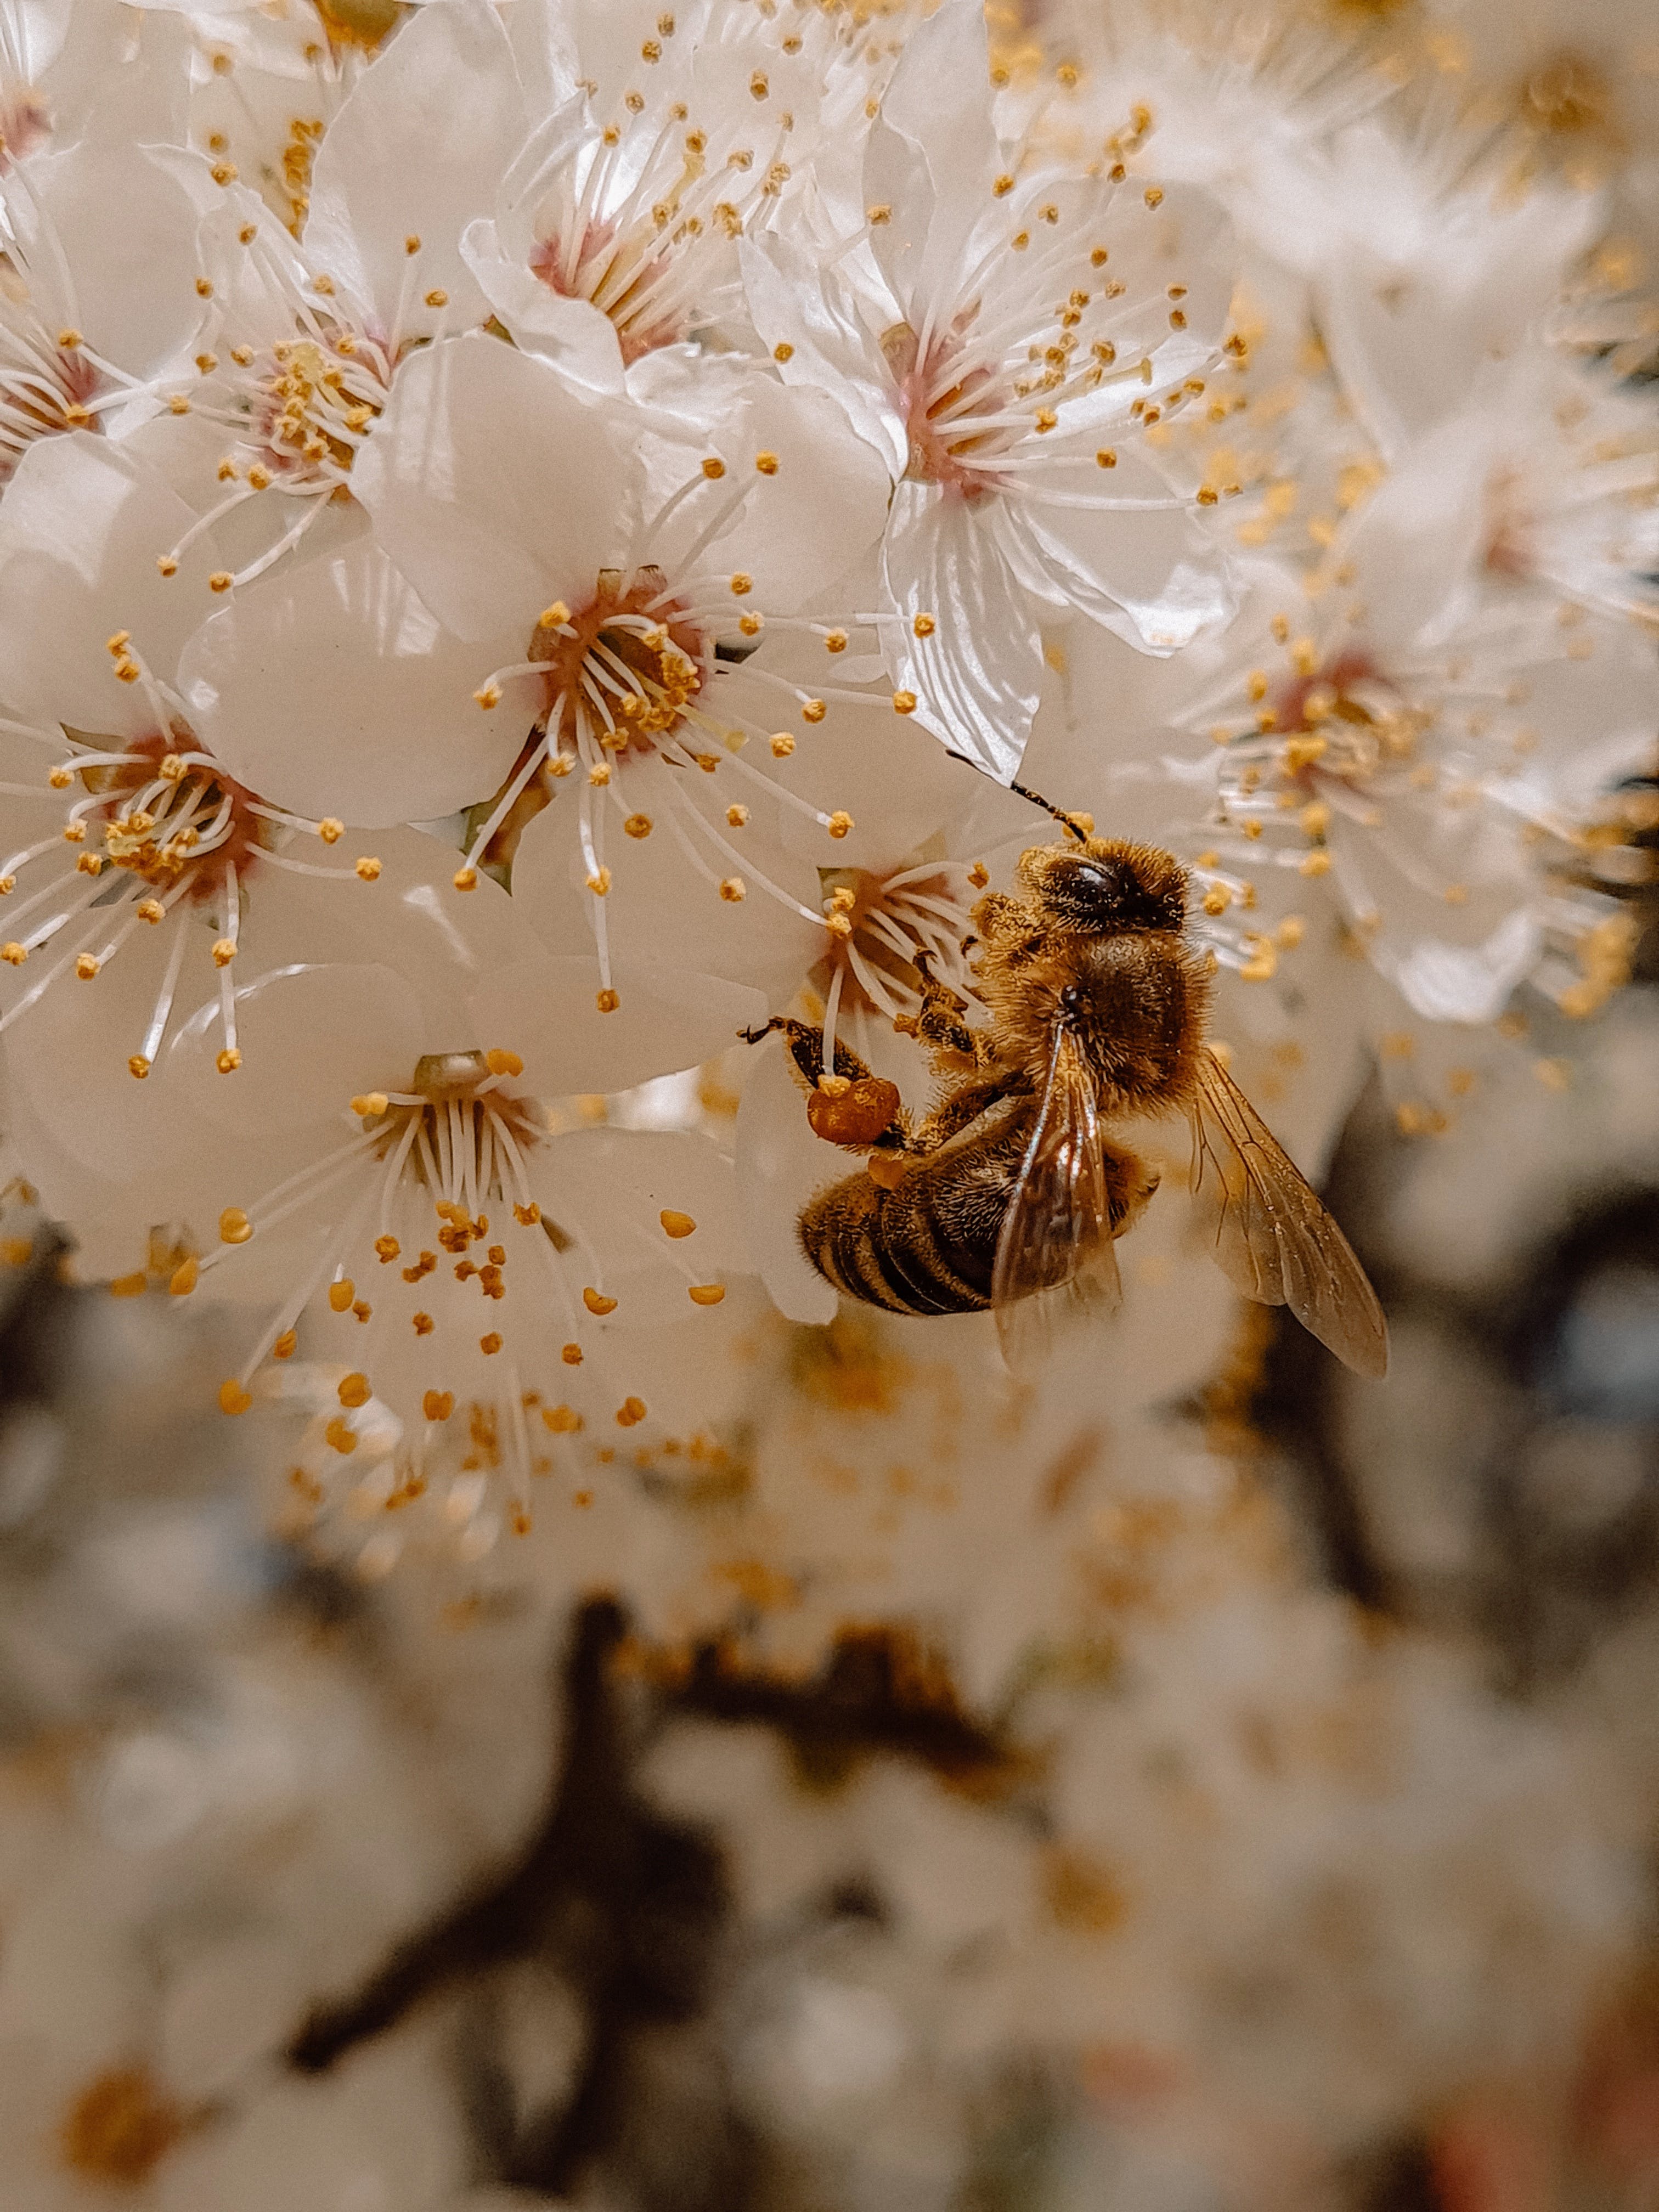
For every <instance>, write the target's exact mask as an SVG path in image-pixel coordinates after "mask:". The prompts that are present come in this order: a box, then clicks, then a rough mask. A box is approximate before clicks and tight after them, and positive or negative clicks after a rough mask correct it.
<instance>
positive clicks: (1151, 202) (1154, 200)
mask: <svg viewBox="0 0 1659 2212" xmlns="http://www.w3.org/2000/svg"><path fill="white" fill-rule="evenodd" d="M1141 197H1142V198H1143V199H1144V200H1145V201H1146V204H1147V206H1148V207H1149V208H1155V207H1162V206H1163V204H1164V193H1163V190H1162V188H1161V187H1160V186H1159V185H1147V187H1146V191H1145V192H1143V193H1142V195H1141Z"/></svg>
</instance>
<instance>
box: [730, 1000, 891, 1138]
mask: <svg viewBox="0 0 1659 2212" xmlns="http://www.w3.org/2000/svg"><path fill="white" fill-rule="evenodd" d="M773 1030H780V1031H781V1033H782V1036H783V1041H784V1047H785V1049H786V1050H787V1053H788V1054H789V1072H790V1073H791V1074H792V1075H793V1077H794V1079H795V1081H796V1084H797V1085H799V1088H800V1089H801V1090H802V1091H805V1093H806V1119H807V1121H808V1122H809V1123H810V1124H811V1129H812V1133H813V1134H814V1135H815V1136H818V1137H822V1138H823V1140H824V1142H825V1143H826V1144H829V1145H840V1146H842V1148H843V1149H844V1150H845V1151H847V1152H869V1151H870V1150H871V1149H872V1147H874V1148H875V1149H878V1150H879V1151H882V1152H903V1151H905V1150H906V1149H907V1148H908V1144H909V1123H908V1120H907V1119H906V1116H905V1112H904V1108H903V1106H902V1103H901V1102H900V1098H899V1093H898V1085H896V1084H894V1083H890V1082H889V1081H888V1080H887V1079H886V1077H885V1076H884V1075H874V1074H872V1073H871V1071H870V1069H869V1068H868V1067H867V1066H866V1064H865V1063H864V1061H863V1060H860V1058H859V1056H858V1054H857V1053H855V1052H854V1050H853V1048H852V1047H851V1046H850V1045H845V1044H843V1043H842V1042H841V1040H840V1038H839V1037H837V1038H836V1066H835V1073H834V1074H833V1076H831V1077H830V1078H829V1081H828V1082H826V1080H825V1076H826V1070H825V1068H824V1065H823V1030H821V1029H819V1028H817V1026H816V1025H815V1024H812V1023H811V1022H798V1021H796V1020H795V1019H794V1018H793V1016H792V1015H789V1014H774V1015H773V1017H772V1018H771V1020H770V1021H769V1022H768V1024H766V1027H765V1028H764V1029H759V1030H739V1032H738V1034H739V1036H742V1037H743V1038H744V1041H745V1042H747V1043H749V1044H758V1043H759V1042H761V1040H762V1038H763V1037H765V1036H770V1034H771V1032H772V1031H773Z"/></svg>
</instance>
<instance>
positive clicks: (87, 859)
mask: <svg viewBox="0 0 1659 2212" xmlns="http://www.w3.org/2000/svg"><path fill="white" fill-rule="evenodd" d="M75 872H76V874H77V875H81V876H101V875H102V874H103V872H104V861H103V855H102V854H99V853H82V855H81V857H80V858H79V860H76V863H75Z"/></svg>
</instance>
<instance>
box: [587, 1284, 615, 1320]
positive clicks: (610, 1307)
mask: <svg viewBox="0 0 1659 2212" xmlns="http://www.w3.org/2000/svg"><path fill="white" fill-rule="evenodd" d="M582 1304H584V1305H585V1306H586V1308H587V1310H588V1311H589V1313H591V1314H601V1315H603V1314H610V1313H615V1312H616V1310H617V1301H616V1300H615V1298H608V1297H605V1293H604V1291H595V1290H592V1289H588V1290H585V1291H583V1292H582Z"/></svg>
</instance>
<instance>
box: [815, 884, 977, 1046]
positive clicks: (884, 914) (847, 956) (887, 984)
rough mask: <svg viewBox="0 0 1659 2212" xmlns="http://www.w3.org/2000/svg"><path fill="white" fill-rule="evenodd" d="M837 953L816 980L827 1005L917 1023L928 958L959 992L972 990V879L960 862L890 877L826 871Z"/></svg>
mask: <svg viewBox="0 0 1659 2212" xmlns="http://www.w3.org/2000/svg"><path fill="white" fill-rule="evenodd" d="M818 879H819V881H820V883H821V884H823V892H824V899H823V911H824V916H825V919H826V921H827V922H828V924H829V951H827V952H826V954H825V955H824V957H823V959H822V960H820V961H819V963H817V967H816V968H815V969H813V971H812V974H811V978H810V981H811V987H812V988H813V989H814V990H815V991H817V993H818V994H819V995H820V996H821V997H822V998H823V999H824V1000H825V1001H826V1003H827V1002H828V1000H829V998H830V996H831V994H833V995H834V997H835V999H836V1003H837V1006H838V1007H839V1008H840V1009H841V1010H842V1011H843V1012H852V1013H854V1014H860V1013H862V1014H873V1015H878V1016H880V1017H882V1018H884V1019H886V1020H888V1021H895V1020H905V1021H909V1020H914V1019H915V1015H916V1013H917V1012H918V1011H919V1010H920V1007H921V981H922V975H921V966H919V965H918V963H917V955H918V954H920V955H921V960H922V962H924V963H927V965H928V966H929V967H930V968H931V969H932V971H933V975H935V976H936V977H937V978H938V979H939V981H943V982H945V983H947V984H949V985H950V986H951V988H952V989H955V990H958V991H959V990H962V989H963V988H965V987H968V986H969V984H970V983H971V980H972V979H971V977H970V976H969V971H968V967H967V963H966V960H965V957H964V956H963V951H962V940H963V937H964V936H966V934H967V933H968V931H969V927H970V924H969V916H968V907H969V897H970V896H971V894H970V891H969V884H970V881H971V878H970V875H969V870H968V869H967V868H966V867H965V866H963V864H962V863H961V862H960V861H954V860H928V861H923V862H922V863H921V865H920V866H915V867H911V868H902V869H899V870H898V871H896V872H895V873H893V874H890V875H885V876H878V875H872V873H871V872H869V871H868V870H867V869H864V868H820V869H819V871H818Z"/></svg>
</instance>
